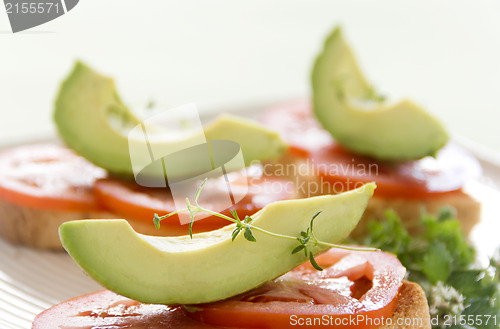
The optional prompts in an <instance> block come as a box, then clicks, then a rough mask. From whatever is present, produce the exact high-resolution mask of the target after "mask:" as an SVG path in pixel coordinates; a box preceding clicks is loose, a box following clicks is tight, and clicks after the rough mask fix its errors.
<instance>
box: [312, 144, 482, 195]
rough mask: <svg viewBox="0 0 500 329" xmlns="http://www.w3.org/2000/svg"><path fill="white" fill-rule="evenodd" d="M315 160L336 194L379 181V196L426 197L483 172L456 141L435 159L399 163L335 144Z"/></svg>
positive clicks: (457, 189)
mask: <svg viewBox="0 0 500 329" xmlns="http://www.w3.org/2000/svg"><path fill="white" fill-rule="evenodd" d="M311 161H312V163H313V166H315V167H316V168H318V169H317V174H318V175H319V177H320V179H322V180H324V181H326V182H329V183H330V184H332V187H334V192H336V193H339V192H343V191H348V190H352V189H354V188H356V187H357V185H356V184H358V185H360V184H365V183H368V182H372V181H375V182H376V183H377V190H376V191H375V195H378V196H385V197H398V198H409V199H411V198H418V199H424V198H432V197H436V196H444V195H449V194H453V193H457V192H460V191H461V189H462V187H463V185H464V184H465V183H466V182H467V181H469V180H472V179H476V178H478V177H479V176H480V175H481V166H480V164H479V162H478V161H477V160H476V159H475V158H474V157H473V156H472V155H470V154H469V153H467V152H466V151H465V150H463V149H462V148H460V147H459V146H457V145H454V144H448V145H446V146H445V147H444V148H443V149H441V150H440V151H439V152H438V154H437V155H436V157H435V158H432V157H426V158H424V159H421V160H416V161H405V162H397V163H395V162H384V161H377V160H374V159H372V158H368V157H365V156H360V155H357V154H353V153H352V152H350V151H348V150H346V149H344V148H343V147H341V146H340V145H338V144H332V145H330V146H328V147H325V148H323V149H321V150H319V151H317V152H316V153H315V154H313V155H312V157H311Z"/></svg>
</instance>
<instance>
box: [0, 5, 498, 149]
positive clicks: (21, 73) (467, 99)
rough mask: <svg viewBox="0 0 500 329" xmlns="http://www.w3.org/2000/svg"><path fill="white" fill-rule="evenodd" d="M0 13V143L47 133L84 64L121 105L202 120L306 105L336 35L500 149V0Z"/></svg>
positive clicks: (387, 89) (387, 85)
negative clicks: (37, 15) (199, 113)
mask: <svg viewBox="0 0 500 329" xmlns="http://www.w3.org/2000/svg"><path fill="white" fill-rule="evenodd" d="M1 8H2V10H1V11H0V142H1V144H4V143H5V142H10V141H14V140H18V139H30V138H34V136H35V137H36V136H45V135H47V134H50V133H51V132H53V131H54V127H53V125H52V122H51V111H52V104H53V100H54V97H55V93H56V91H57V88H58V84H59V82H60V81H61V79H62V78H63V77H64V76H65V75H66V74H67V73H68V72H69V70H70V68H71V66H72V62H73V61H74V60H75V59H77V58H79V59H82V60H84V61H86V62H88V63H89V64H90V65H92V66H94V67H95V68H96V69H98V70H100V71H102V72H103V73H106V74H108V75H111V76H114V77H115V80H116V81H117V85H118V87H119V91H120V93H121V95H122V98H123V99H124V100H125V101H126V102H134V101H138V100H139V101H142V100H147V99H149V98H153V99H156V100H157V101H161V102H163V103H166V104H169V105H172V106H173V105H179V104H183V103H188V102H193V101H194V102H197V103H198V105H199V106H200V107H201V108H202V109H207V108H214V107H215V108H216V107H223V108H228V107H230V108H231V107H232V106H233V105H234V106H236V107H238V106H240V105H241V106H248V105H252V104H263V103H266V102H274V101H279V100H281V99H287V98H296V97H300V96H307V95H308V94H309V93H310V90H309V74H310V70H311V64H312V61H313V59H314V57H315V56H316V54H317V52H318V51H319V49H320V47H321V44H322V42H323V39H324V37H325V36H326V35H327V34H328V33H329V31H330V30H331V29H332V28H333V27H334V26H335V25H336V24H342V26H343V27H344V31H345V33H346V35H347V37H348V39H349V40H350V42H351V44H352V45H353V47H354V49H355V51H356V53H357V55H358V58H359V60H360V62H361V65H362V67H363V68H364V70H365V72H366V73H367V75H368V77H369V79H370V80H371V81H373V82H374V83H375V85H376V86H377V87H379V88H380V89H381V91H382V92H383V93H385V94H388V95H389V96H391V97H394V98H398V97H402V96H411V97H412V98H413V99H415V100H416V101H417V102H419V103H420V104H422V105H424V106H425V107H426V108H427V109H429V111H431V112H433V113H434V114H436V115H437V116H438V117H439V118H441V119H442V120H443V121H444V122H445V124H446V125H447V127H448V128H449V130H450V131H451V132H453V133H457V134H460V135H463V136H466V137H468V138H470V139H472V140H475V141H477V142H480V143H482V144H483V145H487V146H489V147H491V148H492V149H495V150H496V151H498V152H500V139H499V136H500V135H499V133H498V128H497V126H498V123H499V122H500V100H499V96H500V63H499V60H500V1H498V0H496V1H457V0H454V1H436V0H426V1H423V0H419V1H402V0H393V1H380V0H379V1H373V0H365V1H352V0H351V1H331V0H330V1H291V0H280V1H270V0H252V1H213V0H212V1H206V0H205V1H202V0H197V1H186V0H184V1H165V0H155V1H125V0H120V1H119V0H106V1H102V0H101V1H99V0H80V3H79V4H78V5H77V6H76V7H75V8H74V9H73V10H72V11H70V12H69V13H68V14H66V15H64V16H62V17H60V18H58V19H56V20H54V21H52V22H49V23H47V24H44V25H41V26H39V27H35V28H33V29H31V30H29V31H27V32H22V33H17V34H12V33H11V32H10V26H9V24H8V19H7V15H6V13H5V12H4V10H3V7H1Z"/></svg>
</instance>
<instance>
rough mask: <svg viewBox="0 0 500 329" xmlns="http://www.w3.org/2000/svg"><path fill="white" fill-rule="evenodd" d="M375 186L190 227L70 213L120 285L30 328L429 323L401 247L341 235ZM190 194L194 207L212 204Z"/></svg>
mask: <svg viewBox="0 0 500 329" xmlns="http://www.w3.org/2000/svg"><path fill="white" fill-rule="evenodd" d="M374 188H375V185H374V184H367V185H365V186H363V187H361V188H359V189H356V190H353V191H350V192H345V193H342V194H338V195H329V196H318V197H312V198H308V199H298V200H288V201H278V202H275V203H272V204H270V205H267V206H266V207H264V208H263V209H262V210H261V211H259V212H257V213H256V214H254V215H253V216H251V217H250V216H247V217H246V218H245V219H244V220H240V218H239V215H238V214H237V212H232V217H229V216H225V215H221V214H220V216H221V217H222V218H225V219H226V220H229V221H232V222H233V224H231V225H229V226H226V227H224V228H221V229H219V230H216V231H212V232H208V233H200V234H194V235H192V237H190V236H182V237H151V236H144V235H140V234H137V233H136V232H134V231H133V230H132V229H131V227H130V226H129V225H128V224H127V222H125V221H123V220H102V221H96V220H93V221H90V220H87V221H71V222H67V223H65V224H63V225H62V226H61V228H60V235H61V240H62V243H63V245H64V247H65V248H66V250H67V251H68V253H69V254H70V255H71V256H72V257H73V258H74V259H75V260H76V262H77V263H78V264H79V265H80V266H81V267H82V268H83V269H84V270H85V271H86V272H87V273H88V274H89V275H90V276H92V277H93V278H94V279H96V280H97V281H99V282H100V283H101V284H103V285H104V286H105V287H106V288H108V289H110V290H111V291H109V290H104V291H100V292H97V293H94V294H90V295H86V296H82V297H78V298H75V299H72V300H70V301H67V302H64V303H62V304H59V305H56V306H54V307H52V308H50V309H49V310H47V311H45V312H43V313H41V314H40V315H39V316H38V317H37V318H36V319H35V321H34V322H33V327H32V328H33V329H55V328H75V329H76V328H150V329H153V328H294V327H297V326H299V327H311V328H321V327H324V326H326V327H335V328H337V327H338V328H430V318H429V311H428V306H427V302H426V298H425V294H424V293H423V291H422V289H421V288H420V286H418V285H417V284H415V283H410V282H406V281H404V280H403V279H404V276H405V272H406V270H405V268H404V267H403V265H401V263H400V261H399V260H398V258H397V257H396V256H395V255H392V254H389V253H385V252H382V251H377V250H373V249H372V250H368V249H365V250H363V249H358V250H356V249H352V247H348V246H336V245H334V244H333V243H337V242H339V241H342V240H344V239H345V238H346V237H347V235H348V234H349V233H350V231H351V230H352V229H353V228H354V227H355V226H356V224H357V222H358V221H359V219H360V218H361V215H362V213H363V211H364V209H365V207H366V204H367V202H368V200H369V198H370V197H371V195H372V194H373V191H374ZM201 193H203V192H201ZM197 195H199V193H197ZM187 204H188V205H190V206H191V208H190V209H189V212H190V214H191V215H193V214H196V213H198V212H203V211H209V209H205V208H204V207H202V206H199V204H198V202H197V200H196V199H195V200H191V201H190V202H188V203H187ZM184 211H188V209H186V210H184ZM160 219H162V218H159V217H158V220H160ZM167 220H168V219H167ZM194 225H196V223H195V224H194ZM330 247H334V248H333V249H330V250H329V251H326V252H324V251H325V250H327V249H328V248H330ZM321 252H324V253H322V254H321V255H320V256H317V257H316V255H317V254H318V253H321ZM306 260H309V262H308V263H306V264H302V263H303V262H304V261H306ZM301 264H302V265H301ZM297 266H298V267H297ZM288 271H290V272H288ZM276 278H277V279H276ZM112 291H114V292H112ZM123 296H126V297H127V298H126V297H123Z"/></svg>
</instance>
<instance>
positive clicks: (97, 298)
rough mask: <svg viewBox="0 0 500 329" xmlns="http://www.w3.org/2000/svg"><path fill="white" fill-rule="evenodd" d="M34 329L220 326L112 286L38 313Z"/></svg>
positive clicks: (202, 328)
mask: <svg viewBox="0 0 500 329" xmlns="http://www.w3.org/2000/svg"><path fill="white" fill-rule="evenodd" d="M31 328H32V329H60V328H65V329H92V328H135V329H179V328H182V329H216V328H219V329H221V328H220V327H214V326H210V325H206V324H203V323H199V322H197V321H194V320H191V319H189V318H188V317H186V316H185V315H184V312H183V311H182V310H181V309H180V308H179V307H175V306H173V307H172V306H167V305H152V304H141V303H139V302H136V301H133V300H131V299H128V298H125V297H122V296H119V295H117V294H115V293H113V292H111V291H109V290H102V291H98V292H94V293H91V294H88V295H83V296H80V297H75V298H73V299H70V300H68V301H66V302H63V303H60V304H57V305H55V306H53V307H51V308H49V309H48V310H45V311H44V312H42V313H40V314H38V315H37V316H36V318H35V320H34V321H33V324H32V327H31Z"/></svg>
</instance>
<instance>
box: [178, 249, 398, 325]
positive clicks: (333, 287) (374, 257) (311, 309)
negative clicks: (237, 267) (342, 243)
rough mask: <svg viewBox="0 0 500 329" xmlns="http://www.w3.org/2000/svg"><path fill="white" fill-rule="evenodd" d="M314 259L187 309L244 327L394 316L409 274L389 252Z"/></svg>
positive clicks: (210, 320)
mask: <svg viewBox="0 0 500 329" xmlns="http://www.w3.org/2000/svg"><path fill="white" fill-rule="evenodd" d="M316 260H317V262H318V264H319V265H320V266H322V267H323V268H324V270H323V271H321V272H320V271H317V270H315V269H313V267H312V266H311V264H310V263H306V264H305V265H302V266H299V267H298V268H296V269H294V270H292V271H291V272H289V273H287V274H285V275H284V276H282V277H280V278H278V279H277V280H275V281H273V282H270V283H267V284H264V285H263V286H261V287H259V288H257V289H254V290H251V291H249V292H247V293H244V294H242V295H239V296H236V297H233V298H230V299H227V300H224V301H220V302H215V303H210V304H203V305H195V306H194V307H193V308H192V310H191V308H187V309H189V310H190V312H188V311H186V312H187V313H186V314H187V315H188V316H189V317H191V318H193V319H196V320H198V321H200V322H203V323H206V324H212V325H219V326H227V327H239V328H295V327H297V326H300V324H303V325H306V326H307V327H308V328H323V327H325V321H326V323H327V324H328V325H331V326H335V328H350V329H354V328H363V329H371V328H377V327H380V326H381V324H383V323H382V322H381V321H382V319H383V318H384V319H386V318H388V317H391V316H392V314H393V312H394V309H395V307H396V303H397V295H398V292H399V288H400V286H401V283H402V280H403V277H404V275H405V272H406V270H405V268H404V267H403V266H402V265H401V263H400V262H399V260H398V259H397V257H396V256H394V255H391V254H388V253H385V252H365V251H346V250H342V249H331V250H330V251H328V252H326V253H324V254H322V255H320V256H318V257H317V258H316Z"/></svg>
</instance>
